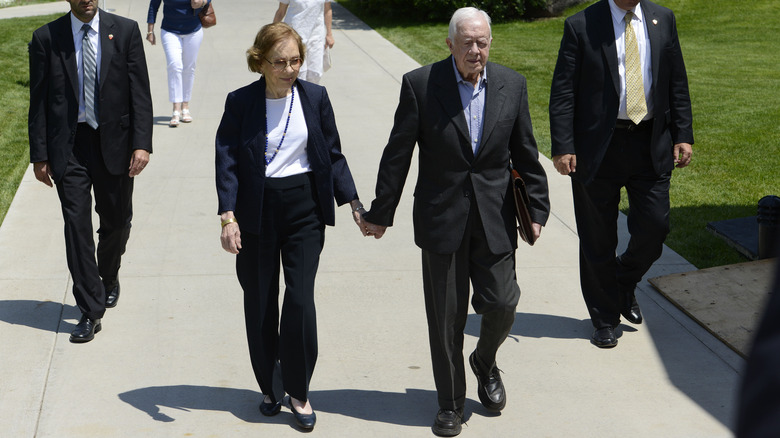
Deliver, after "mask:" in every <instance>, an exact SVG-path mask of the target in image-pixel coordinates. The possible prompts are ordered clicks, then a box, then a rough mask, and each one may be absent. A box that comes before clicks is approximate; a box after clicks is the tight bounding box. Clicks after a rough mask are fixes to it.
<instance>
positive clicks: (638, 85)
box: [623, 12, 647, 124]
mask: <svg viewBox="0 0 780 438" xmlns="http://www.w3.org/2000/svg"><path fill="white" fill-rule="evenodd" d="M633 17H634V13H633V12H627V13H626V16H625V18H623V20H624V21H625V22H626V113H627V114H628V118H629V119H631V121H632V122H634V123H636V124H639V122H641V121H642V119H643V118H644V117H645V115H646V114H647V103H646V102H645V86H644V82H643V81H642V63H641V62H640V61H639V46H638V45H637V42H636V34H635V33H634V28H633V27H632V26H631V19H632V18H633Z"/></svg>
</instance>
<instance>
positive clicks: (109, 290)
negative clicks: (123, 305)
mask: <svg viewBox="0 0 780 438" xmlns="http://www.w3.org/2000/svg"><path fill="white" fill-rule="evenodd" d="M117 301H119V282H118V281H117V282H114V284H113V285H109V286H106V307H107V308H109V309H110V308H112V307H116V302H117Z"/></svg>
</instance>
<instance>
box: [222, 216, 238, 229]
mask: <svg viewBox="0 0 780 438" xmlns="http://www.w3.org/2000/svg"><path fill="white" fill-rule="evenodd" d="M237 223H238V221H237V220H236V218H234V217H231V218H229V219H225V220H224V221H222V228H225V225H227V224H237Z"/></svg>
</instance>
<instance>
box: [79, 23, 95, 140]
mask: <svg viewBox="0 0 780 438" xmlns="http://www.w3.org/2000/svg"><path fill="white" fill-rule="evenodd" d="M89 29H91V28H90V27H89V24H84V25H83V26H81V30H83V31H84V36H83V37H82V39H81V64H82V66H83V69H84V109H85V110H86V118H87V124H88V125H89V126H91V127H92V129H97V128H98V119H97V113H96V112H95V94H96V90H97V84H96V82H97V56H96V55H95V48H94V47H92V43H91V42H90V41H89Z"/></svg>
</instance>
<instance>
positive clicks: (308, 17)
mask: <svg viewBox="0 0 780 438" xmlns="http://www.w3.org/2000/svg"><path fill="white" fill-rule="evenodd" d="M330 1H331V0H279V9H277V10H276V14H274V23H278V22H280V21H284V22H285V23H287V24H289V25H290V26H292V28H293V29H295V31H296V32H298V34H299V35H300V36H301V38H302V39H303V43H304V44H305V45H306V58H305V59H306V60H305V61H304V63H303V65H302V66H301V70H300V73H298V79H303V80H305V81H309V82H314V83H315V84H319V83H320V78H321V77H322V74H323V72H324V68H323V62H322V61H323V57H324V56H325V47H326V46H327V47H328V48H329V49H330V48H331V47H333V43H334V42H335V40H334V39H333V33H332V32H331V21H332V19H333V11H332V9H331V6H330Z"/></svg>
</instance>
